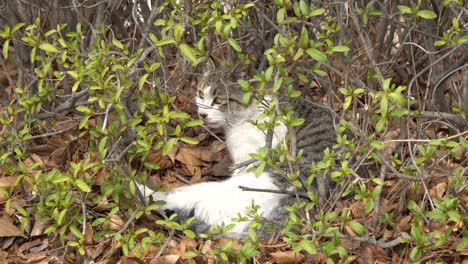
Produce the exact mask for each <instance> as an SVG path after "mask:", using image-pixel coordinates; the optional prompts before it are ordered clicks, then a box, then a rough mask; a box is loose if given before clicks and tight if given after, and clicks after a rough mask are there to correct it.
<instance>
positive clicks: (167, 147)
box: [162, 138, 179, 156]
mask: <svg viewBox="0 0 468 264" xmlns="http://www.w3.org/2000/svg"><path fill="white" fill-rule="evenodd" d="M178 140H179V139H178V138H170V139H169V140H168V141H166V143H164V146H163V149H162V154H163V155H164V156H166V155H167V154H168V153H169V151H171V149H172V147H173V146H174V145H175V144H176V143H177V141H178Z"/></svg>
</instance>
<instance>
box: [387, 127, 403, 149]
mask: <svg viewBox="0 0 468 264" xmlns="http://www.w3.org/2000/svg"><path fill="white" fill-rule="evenodd" d="M399 137H400V129H395V130H390V131H389V132H388V133H386V134H385V135H384V141H385V142H386V143H385V152H386V153H387V154H392V153H393V151H395V148H396V146H397V142H393V141H392V140H395V139H398V138H399Z"/></svg>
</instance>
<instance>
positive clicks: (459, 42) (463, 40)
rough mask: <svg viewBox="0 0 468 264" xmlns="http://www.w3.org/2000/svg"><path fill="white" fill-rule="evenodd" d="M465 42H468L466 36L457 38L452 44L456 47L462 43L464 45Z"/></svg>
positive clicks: (467, 36)
mask: <svg viewBox="0 0 468 264" xmlns="http://www.w3.org/2000/svg"><path fill="white" fill-rule="evenodd" d="M465 42H468V35H464V36H462V37H459V38H457V39H456V40H455V41H454V44H455V45H458V44H463V43H465ZM436 43H437V41H436Z"/></svg>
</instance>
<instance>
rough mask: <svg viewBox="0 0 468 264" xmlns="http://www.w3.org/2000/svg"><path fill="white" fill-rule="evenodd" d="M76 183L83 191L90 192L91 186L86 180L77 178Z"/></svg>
mask: <svg viewBox="0 0 468 264" xmlns="http://www.w3.org/2000/svg"><path fill="white" fill-rule="evenodd" d="M75 184H76V186H77V187H78V188H80V190H82V191H83V192H90V191H91V188H90V187H89V185H88V184H87V183H86V182H84V181H82V180H80V179H76V180H75Z"/></svg>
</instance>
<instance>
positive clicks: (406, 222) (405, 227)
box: [398, 215, 411, 232]
mask: <svg viewBox="0 0 468 264" xmlns="http://www.w3.org/2000/svg"><path fill="white" fill-rule="evenodd" d="M410 221H411V215H407V216H405V217H403V218H401V219H400V222H399V223H398V228H399V229H400V231H403V232H408V231H410V229H411V225H410Z"/></svg>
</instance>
